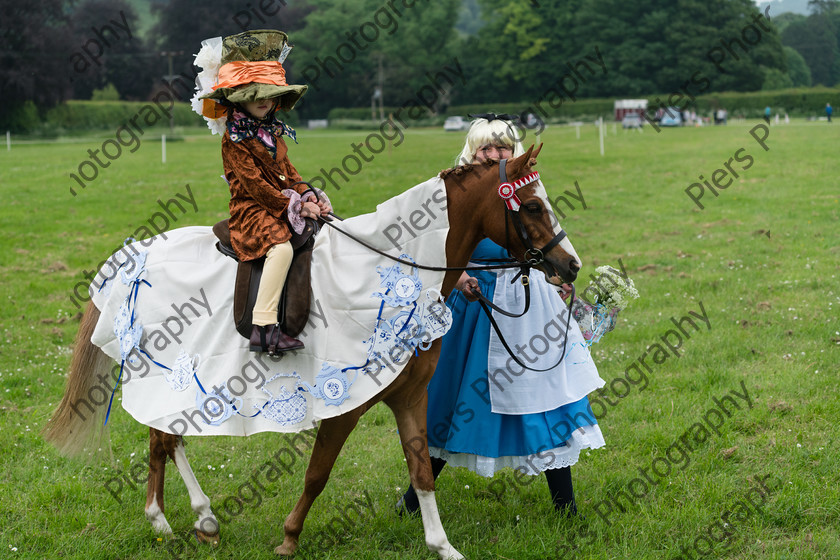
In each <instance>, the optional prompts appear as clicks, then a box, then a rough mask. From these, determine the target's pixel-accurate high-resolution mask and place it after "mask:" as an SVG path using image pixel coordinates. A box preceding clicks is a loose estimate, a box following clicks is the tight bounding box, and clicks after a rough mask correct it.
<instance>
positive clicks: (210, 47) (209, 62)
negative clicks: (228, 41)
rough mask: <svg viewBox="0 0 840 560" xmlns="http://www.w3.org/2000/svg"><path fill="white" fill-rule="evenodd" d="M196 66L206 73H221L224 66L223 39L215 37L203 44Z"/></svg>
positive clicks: (197, 56)
mask: <svg viewBox="0 0 840 560" xmlns="http://www.w3.org/2000/svg"><path fill="white" fill-rule="evenodd" d="M194 64H195V65H196V66H198V67H199V68H201V69H202V70H204V72H212V73H213V74H218V73H219V67H220V66H221V65H222V38H221V37H213V38H212V39H205V40H204V41H202V42H201V50H199V51H198V54H197V55H195V62H194Z"/></svg>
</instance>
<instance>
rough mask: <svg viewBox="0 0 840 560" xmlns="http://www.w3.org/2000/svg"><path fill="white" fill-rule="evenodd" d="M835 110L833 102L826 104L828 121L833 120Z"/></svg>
mask: <svg viewBox="0 0 840 560" xmlns="http://www.w3.org/2000/svg"><path fill="white" fill-rule="evenodd" d="M833 112H834V109H833V108H832V107H831V103H826V104H825V116H826V117H828V122H831V113H833Z"/></svg>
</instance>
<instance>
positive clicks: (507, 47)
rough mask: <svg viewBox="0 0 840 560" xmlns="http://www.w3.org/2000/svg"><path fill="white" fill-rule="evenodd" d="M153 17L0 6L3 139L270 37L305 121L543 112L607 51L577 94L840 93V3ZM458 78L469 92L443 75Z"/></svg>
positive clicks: (316, 5) (285, 2)
mask: <svg viewBox="0 0 840 560" xmlns="http://www.w3.org/2000/svg"><path fill="white" fill-rule="evenodd" d="M143 5H145V4H144V3H143V1H142V0H140V1H137V0H135V2H133V3H129V2H128V1H127V0H83V1H79V0H75V1H69V2H68V1H67V0H28V1H27V2H26V3H22V2H15V1H14V0H0V14H2V18H1V19H0V31H2V36H3V38H4V41H3V45H2V47H0V95H2V98H3V100H4V103H3V104H2V106H0V127H5V128H11V129H18V128H21V121H24V120H28V119H37V118H39V116H43V114H44V113H45V111H46V110H47V109H49V108H50V107H52V106H54V105H55V104H57V103H60V102H62V101H64V100H67V99H90V98H91V97H92V96H94V97H95V96H97V95H102V92H103V91H105V90H107V89H110V90H112V91H113V96H114V97H118V98H120V99H125V100H146V99H149V98H150V97H152V96H153V95H154V94H155V93H156V92H157V91H158V90H160V89H161V88H162V87H164V85H165V83H164V81H165V80H167V79H169V80H172V79H173V78H174V77H175V76H180V77H181V79H183V77H184V76H187V77H191V76H194V75H195V70H194V69H193V68H192V60H193V55H194V53H196V52H197V51H198V49H199V47H200V43H201V41H202V40H203V39H206V38H210V37H213V36H218V35H223V36H224V35H230V34H234V33H238V32H241V31H243V30H246V29H260V28H276V29H282V30H284V31H286V32H287V33H288V34H289V36H290V39H291V42H292V44H294V46H295V49H294V50H293V51H292V53H291V55H289V58H288V59H287V60H286V62H285V63H284V66H285V67H286V70H287V77H288V79H289V81H290V82H294V83H308V84H310V86H311V87H310V91H309V92H308V94H307V95H306V96H305V97H304V99H303V101H302V102H301V104H300V105H299V109H298V110H299V113H300V115H301V116H303V117H305V118H318V117H324V116H326V114H327V112H328V111H329V109H331V108H333V107H364V106H369V105H371V103H372V101H374V102H376V103H378V101H379V97H381V98H382V100H383V101H384V104H385V105H390V106H395V105H401V104H402V102H403V101H405V100H409V99H413V98H415V96H416V95H417V92H418V91H420V90H421V89H422V88H424V87H430V86H434V87H435V88H436V90H437V95H435V99H434V101H433V102H431V103H430V104H429V105H430V108H429V110H430V111H431V112H433V113H439V112H441V111H443V110H445V109H446V107H447V106H449V105H455V104H457V105H465V104H492V103H500V102H519V101H521V102H530V101H532V100H534V99H538V98H540V97H541V96H544V95H545V92H546V90H547V89H549V88H551V87H552V85H553V84H556V83H557V82H558V80H559V79H561V77H562V76H564V75H565V74H567V73H569V72H570V71H571V72H572V76H575V74H574V68H575V66H574V65H575V64H576V63H577V62H578V61H580V60H582V59H584V58H585V57H586V56H587V55H589V54H590V53H593V52H595V50H596V49H597V51H598V52H599V53H601V56H602V57H603V64H604V71H603V73H599V75H598V76H597V77H591V79H590V76H589V75H586V76H585V77H586V79H581V80H578V84H577V87H576V89H575V96H578V97H593V96H597V97H611V96H615V97H631V98H632V97H640V96H647V95H650V94H652V93H656V92H665V93H667V92H678V91H685V90H687V82H688V81H691V80H694V83H702V84H703V85H704V88H703V89H704V90H705V92H706V93H708V92H714V91H755V90H761V89H765V90H768V89H779V88H784V87H791V86H810V85H816V84H823V85H828V86H832V85H835V84H837V83H838V82H840V49H838V44H840V8H839V7H838V2H837V1H834V0H816V1H814V0H812V1H811V2H809V5H810V7H811V10H812V13H811V15H809V16H802V15H796V14H789V13H788V14H781V15H776V14H772V13H771V14H770V19H769V20H768V19H767V18H766V17H765V16H764V15H762V14H760V13H759V11H758V10H757V8H756V7H755V6H754V4H753V3H752V2H751V1H750V0H681V1H680V2H663V1H661V0H639V1H638V2H626V1H625V0H260V1H246V0H233V1H231V0H204V1H203V2H201V3H197V2H193V1H190V0H169V1H168V2H157V3H151V2H149V5H150V8H151V20H150V21H145V22H144V21H141V18H140V17H139V16H138V12H137V10H135V6H141V7H142V6H143ZM170 65H171V66H170ZM456 65H457V67H458V68H459V69H460V71H461V72H463V75H464V78H465V79H464V80H448V81H447V80H443V79H441V78H440V76H441V75H442V74H445V72H443V73H442V70H443V69H445V68H455V66H456ZM570 69H571V70H570ZM436 76H437V78H436ZM583 77H584V76H583V75H581V78H583ZM183 97H184V99H186V98H187V97H188V95H186V92H185V93H184V96H183ZM372 98H374V99H373V100H372Z"/></svg>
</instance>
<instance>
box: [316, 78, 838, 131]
mask: <svg viewBox="0 0 840 560" xmlns="http://www.w3.org/2000/svg"><path fill="white" fill-rule="evenodd" d="M548 99H551V100H553V101H555V102H556V100H557V98H555V97H553V96H550V97H547V99H546V100H543V101H542V102H541V103H540V108H542V109H543V110H544V111H545V114H547V115H548V116H547V117H546V116H545V114H543V113H542V112H541V111H540V110H539V108H537V107H536V105H535V102H536V101H538V100H536V99H535V100H532V101H529V102H522V103H482V104H472V105H457V106H454V105H453V106H450V107H448V108H447V109H446V110H445V111H444V112H443V113H442V114H441V115H440V116H439V117H438V119H443V118H445V117H447V116H452V115H462V116H467V115H468V114H470V113H484V112H487V111H495V112H497V113H511V114H520V113H522V112H523V111H525V110H532V111H534V112H535V113H536V114H537V115H538V116H540V117H543V118H545V119H546V120H548V121H550V122H565V121H570V120H578V119H586V118H592V119H595V118H598V117H599V116H604V117H605V118H611V117H612V115H613V107H614V102H615V100H616V99H620V98H619V97H610V98H600V99H578V100H577V101H575V102H571V101H569V100H565V101H564V102H563V103H562V104H561V105H559V106H558V107H557V108H553V107H551V106H550V105H549V103H548ZM647 99H648V106H649V107H654V106H658V103H659V102H657V99H659V100H660V101H665V102H667V101H666V100H667V99H668V95H667V94H665V95H662V94H660V95H650V96H648V97H647ZM677 102H678V103H679V104H682V103H684V101H677ZM829 102H831V103H832V105H840V89H838V88H825V87H815V88H794V89H784V90H774V91H756V92H745V93H739V92H719V93H710V94H706V95H701V96H699V97H697V99H696V102H695V103H694V104H693V105H692V107H691V108H692V109H694V110H696V111H697V112H699V113H701V114H706V113H709V112H711V111H713V110H715V109H718V108H725V109H726V110H727V111H728V112H729V114H730V116H734V115H742V116H744V117H750V118H752V117H755V118H758V117H762V116H763V115H764V108H765V107H767V106H768V105H769V106H770V107H771V109H772V110H773V112H774V113H776V112H779V113H785V112H787V113H788V114H789V115H790V116H792V117H794V116H795V117H812V116H819V115H824V114H825V104H826V103H829ZM399 109H400V108H399V107H385V114H386V115H388V114H392V113H394V114H396V113H397V111H399ZM430 117H432V115H431V114H430V113H429V112H428V111H427V110H426V109H425V108H423V115H422V116H421V118H419V119H417V120H412V119H409V118H408V115H407V111H404V113H403V121H404V122H405V123H406V125H409V126H411V125H422V124H425V123H426V122H428V119H429V118H430ZM328 118H329V120H330V123H331V124H332V123H333V122H335V121H341V120H349V121H364V120H366V121H368V122H370V108H369V107H359V108H335V109H332V110H331V111H330V112H329V116H328Z"/></svg>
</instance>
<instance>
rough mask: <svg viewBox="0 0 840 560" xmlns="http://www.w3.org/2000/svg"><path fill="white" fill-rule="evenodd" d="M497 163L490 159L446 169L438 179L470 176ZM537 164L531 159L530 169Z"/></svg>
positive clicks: (529, 161) (529, 162)
mask: <svg viewBox="0 0 840 560" xmlns="http://www.w3.org/2000/svg"><path fill="white" fill-rule="evenodd" d="M496 163H498V162H497V161H493V160H489V159H488V160H485V161H483V162H481V163H466V164H464V165H459V166H458V167H450V168H449V169H444V170H443V171H441V172H440V173H439V174H438V177H440V178H441V179H443V180H444V181H445V180H446V179H447V178H449V177H450V176H455V177H463V176H464V175H468V174H470V173H472V172H473V170H476V169H477V170H480V168H482V167H491V166H493V165H495V164H496ZM536 163H537V160H536V159H534V158H531V159H530V160H528V166H529V167H533V166H534V165H536Z"/></svg>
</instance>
